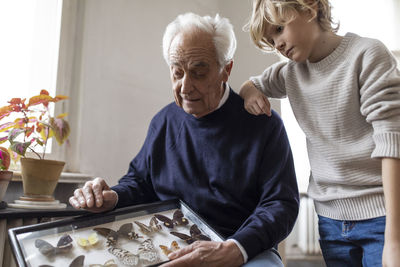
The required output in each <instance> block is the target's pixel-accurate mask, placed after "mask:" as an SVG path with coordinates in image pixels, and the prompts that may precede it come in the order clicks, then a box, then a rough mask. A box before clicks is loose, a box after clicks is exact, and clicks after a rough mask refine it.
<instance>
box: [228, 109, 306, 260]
mask: <svg viewBox="0 0 400 267" xmlns="http://www.w3.org/2000/svg"><path fill="white" fill-rule="evenodd" d="M275 118H277V116H276V115H275ZM266 138H268V139H267V140H268V142H267V144H266V146H265V148H264V155H263V158H262V160H261V162H260V177H259V179H258V182H259V188H260V190H261V193H260V200H259V203H258V205H257V207H256V208H255V209H254V211H253V213H252V214H251V215H250V216H249V217H248V218H247V220H246V221H245V222H244V223H243V224H242V226H241V227H240V228H239V229H238V230H237V231H236V232H235V233H234V234H233V235H232V236H231V237H229V238H232V239H235V240H237V241H238V242H239V243H240V244H241V245H242V246H243V247H244V248H245V250H246V252H247V254H248V257H249V259H251V258H253V257H254V256H256V255H257V254H259V253H260V252H262V251H263V250H266V249H269V248H272V247H274V246H276V245H278V243H279V242H281V241H282V240H283V239H284V238H286V237H287V236H288V235H289V233H290V232H291V230H292V228H293V226H294V223H295V221H296V218H297V215H298V210H299V194H298V189H297V182H296V175H295V171H294V165H293V158H292V153H291V150H290V146H289V141H288V139H287V135H286V132H285V129H284V127H283V123H282V121H281V120H280V119H278V120H277V125H275V127H274V129H273V131H271V132H270V134H269V135H268V136H267V137H266Z"/></svg>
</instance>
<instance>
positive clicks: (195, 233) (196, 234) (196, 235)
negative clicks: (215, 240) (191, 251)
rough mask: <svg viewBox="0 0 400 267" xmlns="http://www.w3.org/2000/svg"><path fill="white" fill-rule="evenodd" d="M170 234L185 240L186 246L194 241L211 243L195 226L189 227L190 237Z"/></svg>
mask: <svg viewBox="0 0 400 267" xmlns="http://www.w3.org/2000/svg"><path fill="white" fill-rule="evenodd" d="M170 234H171V235H174V236H177V237H179V238H180V239H182V240H185V242H186V243H188V244H192V243H193V242H194V241H197V240H204V241H211V239H210V238H209V237H208V236H206V235H203V234H202V233H201V231H200V229H199V228H198V227H197V225H196V224H193V225H192V226H191V227H190V236H189V235H187V234H183V233H179V232H170Z"/></svg>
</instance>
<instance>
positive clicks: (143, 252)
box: [108, 239, 158, 266]
mask: <svg viewBox="0 0 400 267" xmlns="http://www.w3.org/2000/svg"><path fill="white" fill-rule="evenodd" d="M108 251H109V252H110V253H111V254H112V255H114V256H115V257H117V258H118V260H120V261H121V262H122V263H123V264H125V265H133V266H136V265H138V264H139V260H142V261H145V262H150V263H151V262H155V261H157V260H158V253H157V250H155V248H154V245H153V241H151V239H146V240H145V241H143V242H142V243H141V244H140V245H139V247H138V251H137V254H133V253H132V252H130V251H128V250H126V249H123V248H116V247H113V246H110V247H109V248H108Z"/></svg>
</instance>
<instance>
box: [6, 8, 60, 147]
mask: <svg viewBox="0 0 400 267" xmlns="http://www.w3.org/2000/svg"><path fill="white" fill-rule="evenodd" d="M61 11H62V0H5V1H1V2H0V32H1V33H2V35H1V37H0V38H1V42H0V58H1V61H0V73H2V78H1V79H0V88H1V95H0V106H5V105H7V104H8V103H7V101H9V100H10V99H11V98H13V97H21V98H27V97H29V96H33V95H36V94H39V92H40V90H41V89H46V90H47V91H49V93H50V95H52V96H53V95H55V94H56V82H57V71H58V68H57V66H58V55H59V40H60V28H61ZM6 119H8V120H13V118H12V117H9V118H6ZM6 119H3V120H2V123H3V122H6V121H5V120H6ZM51 151H52V149H51V142H49V144H48V146H47V149H46V152H47V153H51Z"/></svg>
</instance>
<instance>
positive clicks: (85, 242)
mask: <svg viewBox="0 0 400 267" xmlns="http://www.w3.org/2000/svg"><path fill="white" fill-rule="evenodd" d="M98 241H99V238H98V236H97V233H92V234H90V235H89V236H88V238H87V239H86V238H83V237H78V238H76V242H77V243H78V245H79V246H81V247H83V248H88V247H90V246H94V245H96V244H97V242H98Z"/></svg>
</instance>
